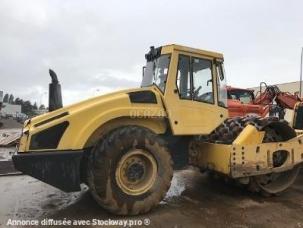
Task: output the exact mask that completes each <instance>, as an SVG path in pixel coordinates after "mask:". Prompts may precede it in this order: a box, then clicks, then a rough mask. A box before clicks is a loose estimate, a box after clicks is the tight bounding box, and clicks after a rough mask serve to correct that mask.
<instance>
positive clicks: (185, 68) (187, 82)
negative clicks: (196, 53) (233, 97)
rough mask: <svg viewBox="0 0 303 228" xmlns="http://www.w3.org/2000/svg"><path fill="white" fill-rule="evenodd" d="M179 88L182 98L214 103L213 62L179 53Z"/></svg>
mask: <svg viewBox="0 0 303 228" xmlns="http://www.w3.org/2000/svg"><path fill="white" fill-rule="evenodd" d="M177 88H178V92H179V96H180V98H181V99H190V100H195V101H201V102H206V103H212V104H213V103H214V96H213V81H212V62H211V61H210V60H206V59H200V58H190V57H189V56H185V55H179V61H178V71H177Z"/></svg>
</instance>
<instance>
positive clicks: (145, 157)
mask: <svg viewBox="0 0 303 228" xmlns="http://www.w3.org/2000/svg"><path fill="white" fill-rule="evenodd" d="M157 170H158V166H157V162H156V160H155V158H154V157H153V155H151V154H150V153H149V152H148V151H145V150H141V149H134V150H130V151H128V152H127V153H126V154H124V155H123V156H122V157H121V159H120V161H119V162H118V165H117V168H116V183H117V185H118V186H119V187H120V189H121V190H122V191H123V192H124V193H126V194H129V195H140V194H143V193H145V192H147V191H148V190H149V189H150V188H151V187H152V186H153V184H154V182H155V180H156V176H157Z"/></svg>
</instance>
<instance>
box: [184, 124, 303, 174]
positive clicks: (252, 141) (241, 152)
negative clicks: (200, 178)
mask: <svg viewBox="0 0 303 228" xmlns="http://www.w3.org/2000/svg"><path fill="white" fill-rule="evenodd" d="M263 137H264V131H259V130H257V129H256V128H255V127H254V126H252V125H248V126H246V127H245V128H244V129H243V131H242V132H241V134H240V135H239V136H238V137H237V138H236V140H235V141H234V142H233V143H232V144H229V145H228V144H214V143H202V142H201V143H196V144H195V145H194V146H193V147H192V149H191V150H190V157H189V163H190V164H192V165H195V166H198V167H201V168H204V169H209V170H213V171H217V172H219V173H221V174H224V175H227V176H230V177H232V178H240V177H249V176H257V175H263V174H268V173H273V172H283V171H286V170H291V169H292V168H294V167H295V166H296V165H298V164H300V163H302V161H303V151H302V146H303V135H299V136H297V137H295V138H292V139H290V140H288V141H285V142H273V143H262V140H263ZM278 151H285V152H286V153H287V159H286V161H285V162H284V164H283V165H281V166H279V167H274V165H273V163H274V162H273V157H274V156H273V155H274V153H275V152H278Z"/></svg>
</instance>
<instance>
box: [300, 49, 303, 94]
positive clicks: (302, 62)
mask: <svg viewBox="0 0 303 228" xmlns="http://www.w3.org/2000/svg"><path fill="white" fill-rule="evenodd" d="M302 65H303V47H302V49H301V63H300V98H301V97H302Z"/></svg>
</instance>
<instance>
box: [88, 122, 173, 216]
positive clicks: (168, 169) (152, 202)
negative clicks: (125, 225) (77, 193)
mask: <svg viewBox="0 0 303 228" xmlns="http://www.w3.org/2000/svg"><path fill="white" fill-rule="evenodd" d="M89 160H90V162H89V168H88V185H89V188H90V190H91V193H92V195H93V197H94V199H95V200H96V201H97V202H98V204H99V205H100V206H102V207H103V208H105V209H106V210H108V211H110V212H111V213H114V214H120V215H126V214H130V215H136V214H141V213H146V212H148V211H150V210H151V209H152V208H153V207H155V206H156V205H158V203H159V202H160V201H161V200H162V199H163V198H164V196H165V194H166V192H167V190H168V189H169V187H170V182H171V179H172V176H173V168H172V160H171V156H170V153H169V152H168V149H167V147H166V145H165V142H164V141H163V140H162V139H161V138H160V137H159V136H158V135H156V134H154V133H153V132H152V131H150V130H148V129H146V128H143V127H137V126H127V127H121V128H118V129H116V130H113V131H112V132H110V133H109V134H108V135H107V136H106V137H105V138H103V139H102V140H101V141H100V142H99V143H98V144H97V145H96V146H95V147H94V148H93V150H92V153H91V156H90V159H89Z"/></svg>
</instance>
